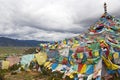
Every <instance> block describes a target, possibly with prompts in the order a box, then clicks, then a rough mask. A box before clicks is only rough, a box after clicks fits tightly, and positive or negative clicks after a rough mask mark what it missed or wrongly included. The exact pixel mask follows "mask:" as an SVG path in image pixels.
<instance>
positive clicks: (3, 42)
mask: <svg viewBox="0 0 120 80" xmlns="http://www.w3.org/2000/svg"><path fill="white" fill-rule="evenodd" d="M40 43H48V42H47V41H36V40H18V39H11V38H7V37H0V46H2V47H11V46H13V47H23V46H24V47H36V46H38V45H39V44H40Z"/></svg>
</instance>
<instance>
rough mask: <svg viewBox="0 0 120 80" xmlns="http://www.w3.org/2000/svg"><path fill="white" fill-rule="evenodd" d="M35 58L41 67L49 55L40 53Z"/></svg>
mask: <svg viewBox="0 0 120 80" xmlns="http://www.w3.org/2000/svg"><path fill="white" fill-rule="evenodd" d="M35 58H36V60H37V62H38V64H39V65H43V64H44V63H45V62H46V60H47V54H46V53H44V52H39V53H38V54H35Z"/></svg>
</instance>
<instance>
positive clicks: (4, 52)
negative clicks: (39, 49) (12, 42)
mask: <svg viewBox="0 0 120 80" xmlns="http://www.w3.org/2000/svg"><path fill="white" fill-rule="evenodd" d="M29 49H33V48H32V47H0V59H3V58H4V57H6V56H9V55H22V54H29V53H30V52H31V51H29ZM33 50H34V49H33Z"/></svg>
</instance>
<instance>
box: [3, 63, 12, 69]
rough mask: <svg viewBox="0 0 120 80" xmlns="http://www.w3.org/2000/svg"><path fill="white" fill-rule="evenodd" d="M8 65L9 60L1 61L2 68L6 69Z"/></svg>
mask: <svg viewBox="0 0 120 80" xmlns="http://www.w3.org/2000/svg"><path fill="white" fill-rule="evenodd" d="M9 65H10V62H9V61H3V62H2V69H8V68H9Z"/></svg>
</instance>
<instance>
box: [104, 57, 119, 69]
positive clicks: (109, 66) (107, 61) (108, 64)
mask: <svg viewBox="0 0 120 80" xmlns="http://www.w3.org/2000/svg"><path fill="white" fill-rule="evenodd" d="M102 59H103V61H104V63H105V64H106V66H107V68H108V69H112V70H116V69H120V66H118V65H116V64H113V63H112V62H111V61H110V59H109V58H108V59H106V58H105V57H104V56H102Z"/></svg>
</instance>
